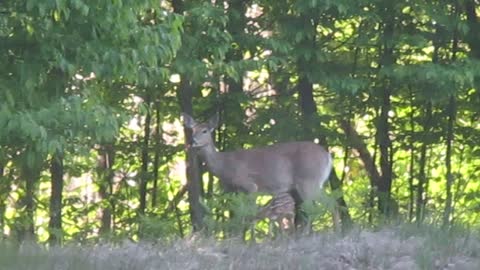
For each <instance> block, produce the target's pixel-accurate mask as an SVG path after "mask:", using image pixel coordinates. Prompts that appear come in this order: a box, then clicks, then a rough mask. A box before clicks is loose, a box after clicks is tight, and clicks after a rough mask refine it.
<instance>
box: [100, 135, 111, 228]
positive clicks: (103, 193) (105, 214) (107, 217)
mask: <svg viewBox="0 0 480 270" xmlns="http://www.w3.org/2000/svg"><path fill="white" fill-rule="evenodd" d="M114 149H115V148H114V145H113V143H112V144H103V145H100V147H99V149H98V157H97V176H98V193H99V195H100V198H101V199H102V201H104V202H106V203H105V204H103V205H105V207H103V208H102V209H101V220H100V222H101V224H100V235H108V234H110V233H111V230H112V213H113V210H114V207H115V205H114V202H113V200H112V199H113V198H112V196H113V194H112V193H113V177H114V171H113V164H114V162H115V150H114Z"/></svg>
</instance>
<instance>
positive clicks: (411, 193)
mask: <svg viewBox="0 0 480 270" xmlns="http://www.w3.org/2000/svg"><path fill="white" fill-rule="evenodd" d="M410 110H411V111H410V115H409V116H410V119H409V121H410V142H409V147H410V164H409V177H408V221H409V222H412V220H413V213H414V209H415V187H414V185H413V181H414V179H415V155H416V153H415V145H414V142H415V138H414V137H415V135H414V134H415V121H414V104H413V93H412V91H411V90H410Z"/></svg>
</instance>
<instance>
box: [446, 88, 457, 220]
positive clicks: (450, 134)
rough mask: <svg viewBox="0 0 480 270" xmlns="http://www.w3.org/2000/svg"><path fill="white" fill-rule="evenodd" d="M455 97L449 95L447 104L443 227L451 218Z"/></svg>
mask: <svg viewBox="0 0 480 270" xmlns="http://www.w3.org/2000/svg"><path fill="white" fill-rule="evenodd" d="M455 103H456V102H455V96H453V95H451V96H450V100H449V104H448V126H447V138H446V140H447V142H446V143H447V154H446V158H445V166H446V169H447V173H446V179H447V183H446V194H447V198H446V200H445V210H444V215H443V226H445V227H447V226H449V225H450V221H451V219H450V218H451V216H452V185H453V182H454V176H453V174H452V143H453V139H454V138H453V134H454V130H453V126H454V123H455V116H456V110H457V109H456V104H455Z"/></svg>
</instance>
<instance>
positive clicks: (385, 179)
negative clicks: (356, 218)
mask: <svg viewBox="0 0 480 270" xmlns="http://www.w3.org/2000/svg"><path fill="white" fill-rule="evenodd" d="M384 8H385V12H384V13H385V14H386V16H385V17H384V19H383V24H384V25H383V52H382V53H381V59H380V66H381V68H387V69H388V68H390V67H391V66H392V65H393V62H394V58H393V48H394V46H393V44H392V41H393V34H394V26H395V16H394V13H395V12H394V9H393V4H392V3H391V2H388V3H386V4H385V7H384ZM383 81H384V82H383V84H384V85H383V90H382V96H381V100H380V101H381V105H380V117H379V119H378V126H377V132H378V134H377V136H378V146H379V148H380V169H381V171H382V174H381V178H380V179H381V181H380V183H379V184H378V187H377V192H378V208H379V210H380V212H381V213H382V214H384V215H391V214H394V213H393V212H392V210H394V209H393V208H392V207H393V206H394V201H393V199H392V198H391V188H392V160H391V156H392V142H391V141H390V123H389V115H388V113H389V112H390V109H391V102H390V96H391V91H392V90H391V83H390V80H389V78H384V80H383Z"/></svg>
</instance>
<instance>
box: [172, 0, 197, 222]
mask: <svg viewBox="0 0 480 270" xmlns="http://www.w3.org/2000/svg"><path fill="white" fill-rule="evenodd" d="M172 7H173V11H174V12H175V13H177V14H180V15H182V14H183V12H184V3H183V1H181V0H172ZM180 51H182V50H180ZM181 75H182V81H181V82H180V85H179V89H178V98H179V100H178V101H179V104H180V109H181V110H182V112H185V113H188V114H190V115H193V106H192V95H193V91H192V86H191V83H190V82H189V81H188V80H187V78H188V74H181ZM183 130H184V134H185V145H186V146H187V145H189V144H190V142H191V141H192V133H191V130H190V129H187V128H184V129H183ZM186 152H187V153H186V156H187V157H186V163H187V169H186V174H187V189H188V202H189V205H190V219H191V221H192V226H193V230H194V231H200V230H202V229H203V227H204V222H203V217H204V210H203V208H202V205H201V204H200V190H201V187H202V178H201V175H200V162H199V160H198V157H197V155H196V154H195V153H194V152H193V151H192V149H191V148H190V147H188V148H187V149H186Z"/></svg>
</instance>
